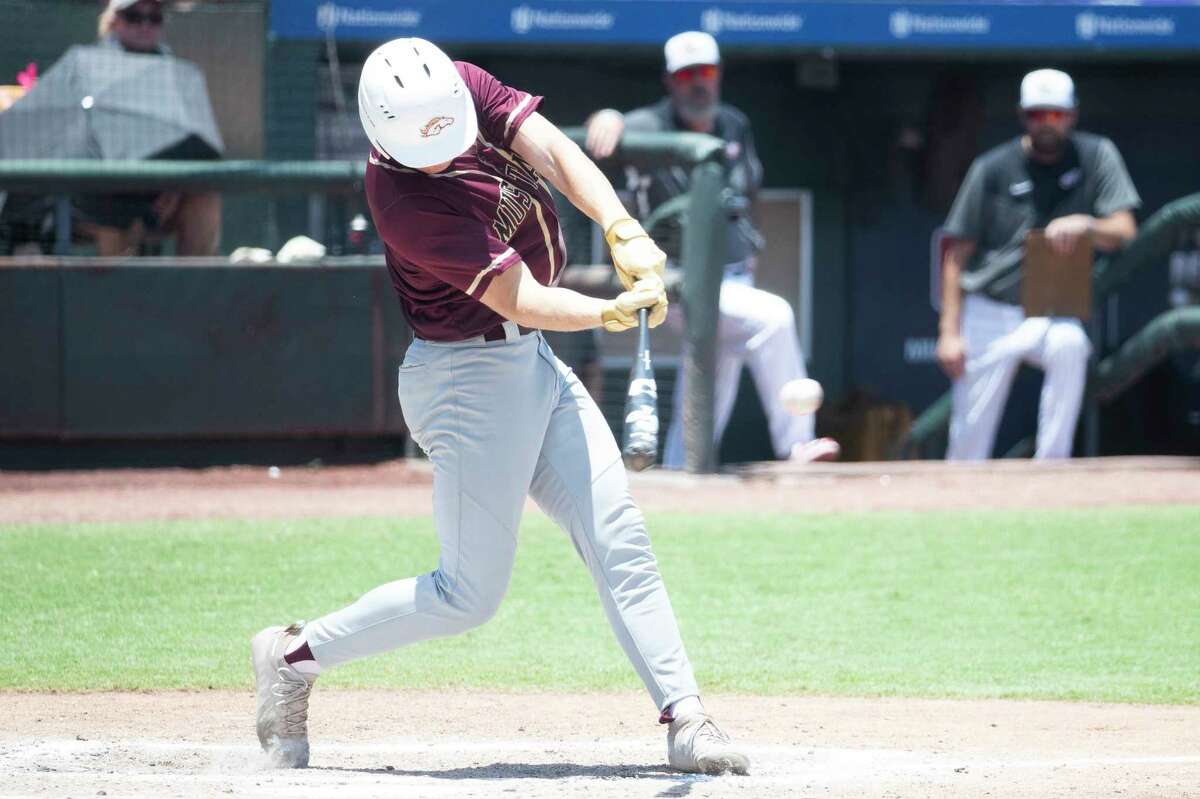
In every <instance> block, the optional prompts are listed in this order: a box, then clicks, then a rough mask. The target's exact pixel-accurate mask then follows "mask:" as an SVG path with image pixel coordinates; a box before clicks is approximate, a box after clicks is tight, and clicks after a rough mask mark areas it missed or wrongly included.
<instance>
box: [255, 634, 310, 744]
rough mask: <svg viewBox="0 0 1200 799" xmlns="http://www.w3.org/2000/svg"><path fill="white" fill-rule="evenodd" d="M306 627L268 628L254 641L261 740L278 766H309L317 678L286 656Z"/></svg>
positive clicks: (259, 738) (259, 734)
mask: <svg viewBox="0 0 1200 799" xmlns="http://www.w3.org/2000/svg"><path fill="white" fill-rule="evenodd" d="M302 626H303V623H300V624H293V625H291V626H290V627H268V628H267V629H265V630H263V631H262V632H260V633H259V634H258V635H256V636H254V638H253V640H251V641H250V661H251V663H253V665H254V679H255V681H256V682H257V683H258V741H259V743H261V744H262V748H263V751H264V752H266V753H267V757H268V758H270V761H271V765H272V766H275V767H276V768H305V767H307V766H308V695H309V694H310V693H311V692H312V680H313V678H312V677H305V676H304V675H302V674H300V673H299V672H298V671H296V670H295V669H294V668H292V666H291V664H289V663H287V662H286V661H285V660H284V659H283V653H284V652H286V651H287V648H288V645H289V644H291V643H292V640H293V639H294V638H295V637H296V636H297V635H299V634H300V629H301V627H302Z"/></svg>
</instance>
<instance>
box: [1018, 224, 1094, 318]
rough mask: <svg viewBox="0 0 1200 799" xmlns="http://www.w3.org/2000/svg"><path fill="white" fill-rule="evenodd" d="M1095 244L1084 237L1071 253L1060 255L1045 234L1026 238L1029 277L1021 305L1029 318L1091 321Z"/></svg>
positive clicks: (1025, 279)
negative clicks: (1089, 319)
mask: <svg viewBox="0 0 1200 799" xmlns="http://www.w3.org/2000/svg"><path fill="white" fill-rule="evenodd" d="M1092 256H1093V253H1092V242H1091V240H1090V239H1088V238H1087V237H1086V236H1083V237H1080V239H1079V241H1078V242H1077V243H1076V244H1075V249H1073V250H1071V252H1069V253H1067V254H1065V255H1060V254H1058V253H1057V252H1055V251H1054V250H1053V249H1051V247H1050V242H1048V241H1046V236H1045V234H1044V232H1043V231H1041V230H1031V231H1029V235H1027V236H1026V237H1025V274H1024V275H1023V276H1022V279H1021V305H1022V306H1023V307H1024V309H1025V316H1026V317H1030V316H1069V317H1074V318H1076V319H1082V320H1085V321H1086V320H1087V319H1088V318H1089V317H1090V316H1091V315H1092Z"/></svg>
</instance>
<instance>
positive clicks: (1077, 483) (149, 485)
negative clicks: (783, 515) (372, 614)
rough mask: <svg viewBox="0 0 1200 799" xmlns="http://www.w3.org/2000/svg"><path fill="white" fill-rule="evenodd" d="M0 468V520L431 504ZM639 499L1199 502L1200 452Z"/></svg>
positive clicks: (893, 503) (851, 468)
mask: <svg viewBox="0 0 1200 799" xmlns="http://www.w3.org/2000/svg"><path fill="white" fill-rule="evenodd" d="M272 474H273V473H272V472H269V471H268V470H267V469H265V468H261V467H254V468H252V467H234V468H228V469H203V470H187V469H156V470H132V469H130V470H109V471H98V472H48V473H30V472H7V473H4V472H0V524H5V523H15V522H32V521H44V522H74V521H134V520H140V519H184V518H220V517H236V518H297V517H327V516H393V515H412V514H427V513H430V511H431V504H432V503H431V494H430V483H431V481H432V476H431V473H430V470H429V466H428V464H426V463H423V462H417V463H407V462H404V461H394V462H390V463H384V464H380V465H377V466H361V467H337V468H320V469H310V468H287V469H281V470H279V471H278V473H277V476H274V477H273V476H272ZM632 485H633V493H634V496H635V498H636V499H637V500H638V502H639V503H640V504H641V506H642V507H643V508H644V509H646V510H648V511H690V512H704V511H710V510H714V511H731V512H736V511H759V512H765V511H781V512H797V511H798V512H813V511H816V512H836V511H863V510H888V509H896V510H937V509H953V508H1038V507H1089V506H1099V505H1130V504H1146V505H1154V504H1164V503H1188V504H1200V459H1196V458H1103V459H1095V460H1084V459H1079V460H1074V461H1065V462H1059V463H1054V464H1036V463H1032V462H1030V461H993V462H990V463H987V464H981V465H960V464H955V465H947V464H943V463H928V462H915V463H914V462H900V463H869V464H831V465H823V466H820V467H815V466H813V467H802V466H790V465H788V464H783V463H780V464H759V465H753V466H747V467H742V468H740V469H739V470H738V471H736V472H734V473H730V474H722V475H710V476H693V475H687V474H678V473H670V472H662V471H650V472H646V473H644V474H639V475H634V476H633V478H632Z"/></svg>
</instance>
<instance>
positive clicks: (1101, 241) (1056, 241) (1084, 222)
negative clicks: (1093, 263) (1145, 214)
mask: <svg viewBox="0 0 1200 799" xmlns="http://www.w3.org/2000/svg"><path fill="white" fill-rule="evenodd" d="M1136 235H1137V221H1136V220H1135V219H1134V218H1133V214H1132V213H1131V212H1130V211H1117V212H1116V213H1112V214H1109V215H1108V216H1101V217H1095V216H1089V215H1088V214H1071V215H1070V216H1061V217H1059V218H1058V219H1055V220H1053V221H1052V222H1051V223H1050V224H1049V225H1046V239H1047V240H1048V241H1049V242H1050V246H1051V247H1053V248H1054V250H1055V252H1060V253H1067V252H1070V251H1071V250H1073V249H1074V248H1075V243H1076V242H1077V241H1078V240H1079V239H1080V238H1082V237H1083V236H1090V237H1091V239H1092V244H1093V246H1095V248H1096V249H1097V250H1103V251H1104V252H1112V251H1114V250H1119V249H1120V248H1121V247H1124V246H1125V245H1126V244H1127V243H1128V242H1130V241H1132V240H1133V237H1134V236H1136Z"/></svg>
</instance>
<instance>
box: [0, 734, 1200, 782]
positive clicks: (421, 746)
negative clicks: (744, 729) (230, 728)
mask: <svg viewBox="0 0 1200 799" xmlns="http://www.w3.org/2000/svg"><path fill="white" fill-rule="evenodd" d="M663 748H664V742H663V741H661V740H659V739H652V738H629V739H624V740H620V741H614V740H607V741H584V740H575V741H562V740H551V739H498V740H439V741H420V740H413V739H385V740H382V741H376V742H371V743H357V744H348V743H336V742H328V743H325V742H320V741H315V742H314V743H313V752H314V760H319V761H320V762H321V763H324V762H326V761H327V760H328V759H329V758H328V757H327V756H328V755H375V756H385V757H386V756H388V755H391V756H399V755H421V754H451V755H456V754H457V755H463V754H472V753H495V754H503V753H514V754H515V753H536V754H543V755H562V754H568V753H576V752H587V753H589V754H594V753H597V752H626V753H629V754H630V755H634V756H640V759H643V760H646V761H647V762H649V763H653V762H655V760H656V758H658V757H660V756H661V755H662V754H663V752H662V751H661V750H662V749H663ZM743 749H745V750H746V752H747V753H748V754H749V755H750V756H751V758H752V759H756V760H758V761H762V762H763V765H764V766H767V765H770V766H772V767H776V766H779V765H780V764H781V759H780V758H779V757H778V756H781V755H782V756H787V760H789V761H790V762H792V763H794V764H799V765H801V768H800V769H797V771H801V770H803V771H804V773H805V774H808V775H810V776H811V773H812V772H811V766H812V763H813V762H814V761H826V762H833V761H836V762H840V763H846V762H854V763H856V764H858V765H869V764H875V765H877V766H884V767H886V768H888V769H889V770H892V769H897V768H900V770H905V771H917V772H928V771H931V770H932V771H941V770H942V769H943V768H949V769H954V768H962V767H968V768H971V767H973V768H1020V769H1049V768H1087V767H1092V766H1125V765H1200V755H1142V756H1099V757H1062V758H1042V759H1012V760H1008V759H1004V758H996V757H986V758H979V757H977V756H970V755H956V754H954V753H933V752H922V751H916V750H900V749H850V748H837V747H820V746H810V745H797V746H785V745H769V744H747V745H743ZM139 751H140V752H145V753H147V754H155V753H161V754H170V753H182V754H186V755H195V754H200V753H205V754H210V755H215V756H217V757H218V759H219V758H220V756H222V755H223V756H225V757H231V756H232V757H235V758H244V759H245V760H246V761H247V762H250V761H253V760H254V759H256V758H260V757H261V751H260V749H259V747H258V746H256V745H253V744H218V743H190V742H187V741H164V740H160V739H128V740H120V741H104V740H89V741H80V740H73V739H68V738H37V739H23V740H12V739H10V740H7V741H0V754H4V755H5V756H6V757H5V760H8V761H9V763H11V762H12V760H11V759H10V758H14V757H15V758H20V759H21V760H24V761H27V762H29V761H33V760H35V759H37V758H42V759H45V758H51V759H54V758H62V757H69V758H76V757H92V758H97V757H102V756H103V755H104V754H114V755H136V754H137V753H138V752H139ZM643 753H644V754H643ZM588 760H594V758H588ZM98 765H99V764H98ZM547 765H553V761H551V762H549V763H547ZM602 765H603V764H602ZM72 766H73V767H72V768H71V769H70V770H69V771H66V770H64V771H58V770H56V771H54V772H46V773H57V774H64V775H65V774H70V773H85V774H91V773H95V771H96V769H93V768H90V767H89V766H90V764H78V763H73V764H72ZM906 766H907V768H906ZM664 769H665V767H664ZM770 770H774V768H771V769H770ZM6 773H12V770H11V769H6V768H0V774H6ZM253 773H260V772H258V771H257V770H256V771H254V772H253ZM261 773H266V774H287V773H289V772H281V771H276V770H270V769H264V770H263V771H262V772H261ZM380 773H381V774H386V773H387V772H386V771H384V770H383V767H380ZM148 776H156V775H148ZM763 776H764V777H765V776H766V775H763Z"/></svg>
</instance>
